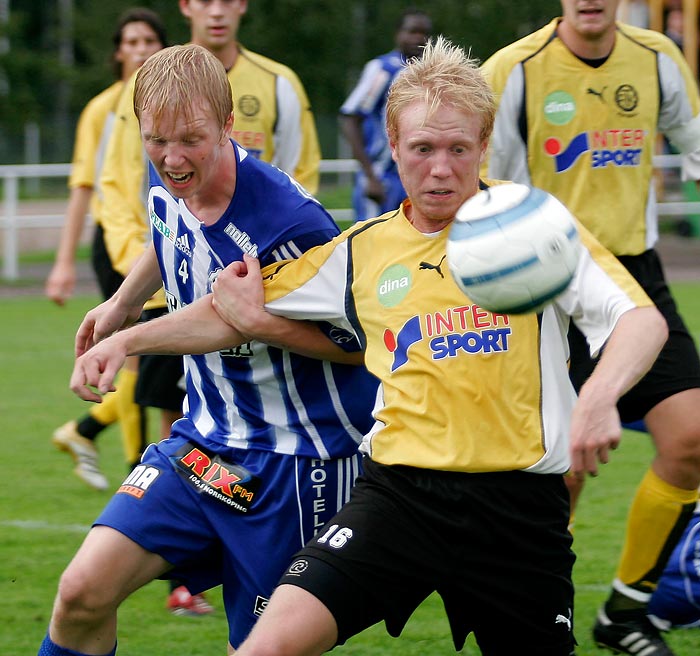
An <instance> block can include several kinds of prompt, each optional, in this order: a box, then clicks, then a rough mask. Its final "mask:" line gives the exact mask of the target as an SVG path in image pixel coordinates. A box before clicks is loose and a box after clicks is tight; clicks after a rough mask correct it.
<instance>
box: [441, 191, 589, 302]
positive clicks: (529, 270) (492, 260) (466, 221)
mask: <svg viewBox="0 0 700 656" xmlns="http://www.w3.org/2000/svg"><path fill="white" fill-rule="evenodd" d="M579 249H580V241H579V236H578V230H577V228H576V222H575V220H574V218H573V216H572V215H571V213H570V212H569V210H568V209H566V207H564V205H563V204H562V203H561V202H559V201H558V200H557V199H556V198H554V196H552V195H551V194H549V193H547V192H546V191H543V190H542V189H537V188H533V187H528V186H526V185H522V184H516V183H507V184H500V185H493V186H492V187H489V188H488V189H486V190H484V191H480V192H478V193H477V194H476V195H474V196H472V197H471V198H470V199H469V200H467V201H466V202H465V203H464V204H463V205H462V206H461V207H460V208H459V210H457V215H456V217H455V220H454V221H453V222H452V226H451V227H450V234H449V237H448V241H447V263H448V266H449V269H450V272H451V273H452V276H453V277H454V279H455V281H456V283H457V285H458V286H459V288H460V289H461V290H462V291H463V292H464V293H465V294H466V295H467V296H468V297H469V298H470V299H471V300H472V301H473V302H474V303H476V304H477V305H480V306H481V307H482V308H484V309H485V310H490V311H491V312H496V313H499V314H523V313H526V312H538V311H540V310H541V309H542V308H543V307H544V306H545V305H546V304H547V303H549V302H550V301H552V300H553V299H554V298H555V297H556V296H558V295H559V294H560V293H561V292H563V291H564V290H565V289H566V288H567V286H568V285H569V283H570V282H571V279H572V278H573V275H574V273H575V271H576V264H577V262H578V256H579Z"/></svg>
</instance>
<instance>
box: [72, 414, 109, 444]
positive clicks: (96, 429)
mask: <svg viewBox="0 0 700 656" xmlns="http://www.w3.org/2000/svg"><path fill="white" fill-rule="evenodd" d="M105 428H106V426H105V424H102V423H100V422H99V421H97V419H95V418H94V417H91V416H90V415H87V416H85V417H83V418H82V419H81V420H80V421H79V422H78V426H77V430H78V432H79V433H80V434H81V435H82V436H83V437H84V438H85V439H86V440H94V439H95V438H96V437H97V436H98V435H99V434H100V433H101V432H102V431H103V430H104V429H105Z"/></svg>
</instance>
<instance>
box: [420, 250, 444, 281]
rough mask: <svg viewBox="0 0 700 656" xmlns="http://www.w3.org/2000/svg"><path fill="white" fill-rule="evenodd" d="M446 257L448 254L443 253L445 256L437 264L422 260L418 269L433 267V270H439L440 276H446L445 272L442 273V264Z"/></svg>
mask: <svg viewBox="0 0 700 656" xmlns="http://www.w3.org/2000/svg"><path fill="white" fill-rule="evenodd" d="M445 257H447V256H446V255H443V256H442V259H441V260H440V262H438V263H437V264H430V262H421V263H420V264H419V265H418V269H419V270H423V269H432V270H433V271H437V272H438V273H439V274H440V277H441V278H444V277H445V276H444V275H443V273H442V268H441V265H442V263H443V262H444V261H445Z"/></svg>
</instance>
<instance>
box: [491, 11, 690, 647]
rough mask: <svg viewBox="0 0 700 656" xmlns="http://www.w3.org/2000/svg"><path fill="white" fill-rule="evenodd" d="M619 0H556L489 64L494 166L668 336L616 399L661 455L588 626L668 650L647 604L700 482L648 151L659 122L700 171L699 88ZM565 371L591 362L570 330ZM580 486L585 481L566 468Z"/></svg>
mask: <svg viewBox="0 0 700 656" xmlns="http://www.w3.org/2000/svg"><path fill="white" fill-rule="evenodd" d="M618 3H619V0H598V1H597V2H580V1H577V0H562V2H561V5H562V10H563V16H562V18H557V19H554V20H553V21H552V22H551V23H549V24H548V25H546V26H545V27H543V28H542V29H540V30H538V31H537V32H534V33H533V34H531V35H529V36H527V37H525V38H523V39H521V40H520V41H517V42H515V43H514V44H511V45H510V46H507V47H506V48H503V49H502V50H500V51H499V52H497V53H496V54H495V55H494V56H493V57H491V58H490V59H489V60H488V61H487V62H486V63H485V64H484V71H485V74H486V76H487V78H488V79H489V81H490V83H491V85H492V86H493V88H494V91H495V93H496V96H497V98H499V101H500V105H499V109H498V114H497V117H496V124H495V128H494V133H493V138H492V140H491V145H490V151H489V157H490V159H489V161H488V174H487V175H488V176H490V177H496V178H503V179H512V180H514V181H516V182H522V183H525V184H532V185H535V186H537V187H542V188H543V189H546V190H547V191H549V192H551V193H552V194H554V195H555V196H557V197H558V198H559V199H560V200H561V201H563V202H564V203H565V204H566V205H567V206H568V207H569V209H570V210H571V211H572V212H573V213H574V215H575V216H576V217H577V218H578V219H579V220H580V221H581V222H582V223H583V224H584V225H585V226H586V227H587V228H588V229H589V230H591V232H593V234H594V235H595V236H596V237H597V238H598V239H599V241H600V242H601V243H602V244H603V245H604V246H606V247H607V248H608V249H609V250H610V251H612V253H613V254H615V255H616V256H617V258H618V259H619V260H620V262H621V263H622V264H623V265H624V266H625V267H626V268H627V269H628V270H629V271H630V273H631V274H632V275H633V276H634V277H635V278H636V279H637V281H638V282H639V283H640V285H641V286H642V287H643V288H644V290H645V291H646V292H647V294H648V295H649V296H650V298H651V299H652V300H653V301H654V303H655V304H656V306H657V307H658V308H659V310H660V311H661V312H662V314H663V315H664V317H665V318H666V322H667V323H668V326H669V335H670V336H669V339H668V341H667V342H666V344H665V346H664V348H663V350H662V351H661V354H660V355H659V357H658V359H657V360H656V362H655V363H654V366H653V367H652V369H651V370H650V371H649V373H648V374H647V375H646V376H645V377H644V378H643V379H642V380H641V381H640V382H639V383H638V384H637V385H636V386H635V387H634V388H633V389H632V390H630V391H629V392H628V393H627V394H626V395H625V396H623V397H622V399H620V402H619V403H618V411H619V414H620V417H621V418H622V421H624V422H633V421H638V420H640V419H643V420H644V424H645V425H646V427H647V429H648V431H649V433H650V434H651V436H652V440H653V443H654V447H655V456H654V459H653V461H652V463H651V466H650V467H649V469H648V470H647V472H646V474H645V475H644V477H643V479H642V481H641V483H640V485H639V488H638V489H637V491H636V493H635V497H634V499H633V501H632V505H631V507H630V510H629V514H628V518H627V530H626V535H625V543H624V546H623V551H622V555H621V558H620V561H619V563H618V567H617V571H616V574H615V578H614V581H613V583H612V588H611V590H610V594H609V596H608V599H607V601H606V602H605V604H604V605H603V606H602V607H601V608H600V610H599V612H598V617H597V619H596V621H595V625H594V628H593V637H594V640H595V641H596V642H597V643H598V644H599V645H600V646H604V647H607V648H609V649H611V650H613V651H618V652H622V653H627V654H636V653H641V647H640V645H641V644H642V642H641V641H643V642H644V648H645V651H644V653H645V654H648V655H649V656H669V655H670V654H672V652H671V650H670V649H669V648H668V646H667V645H666V644H665V641H664V640H663V637H662V636H661V634H660V633H659V631H658V630H657V628H656V627H655V626H654V625H653V624H651V623H650V622H649V620H648V619H647V604H648V603H649V599H650V597H651V594H652V592H653V590H654V588H655V586H656V583H657V581H658V580H659V576H660V575H661V572H662V571H663V569H664V566H665V564H666V562H667V561H668V558H669V556H670V554H671V552H672V551H673V549H674V547H675V546H676V544H677V542H678V540H679V538H680V536H681V534H682V533H683V531H684V529H685V527H686V525H687V524H688V521H689V519H690V517H691V515H692V513H693V511H694V509H695V503H696V500H697V498H698V485H700V359H699V358H698V352H697V348H696V346H695V343H694V341H693V337H692V336H691V335H690V333H689V332H688V330H687V328H686V326H685V324H684V322H683V319H682V318H681V316H680V315H679V313H678V310H677V308H676V304H675V301H674V299H673V296H672V295H671V292H670V290H669V288H668V285H667V283H666V280H665V275H664V272H663V267H662V263H661V261H660V258H659V256H658V254H657V252H656V250H655V244H656V241H657V239H658V225H657V220H656V209H655V194H654V181H653V177H652V157H653V155H654V152H655V146H656V136H657V133H658V132H663V133H664V134H666V136H668V137H669V139H670V141H671V142H672V143H673V144H674V145H675V147H677V148H678V150H679V151H680V152H682V153H684V154H685V155H684V161H683V175H684V177H686V178H687V179H691V180H698V179H700V130H698V126H699V125H700V97H699V96H698V89H697V84H696V81H695V80H694V78H693V75H692V73H691V71H690V68H689V67H688V64H687V62H686V61H685V59H684V58H683V55H682V53H681V52H680V51H679V50H678V48H677V47H676V46H675V44H673V42H672V41H671V40H670V39H668V38H667V37H666V36H664V35H663V34H660V33H658V32H654V31H651V30H646V29H642V28H637V27H633V26H630V25H626V24H623V23H616V21H615V15H616V11H617V9H618ZM569 343H570V351H571V378H572V381H573V383H574V386H575V387H576V389H577V390H578V389H580V388H581V386H582V385H583V383H584V382H585V381H586V380H587V378H588V376H589V375H590V372H591V370H592V368H593V365H594V363H593V361H592V360H591V358H590V350H589V346H588V344H587V343H586V340H585V338H584V337H583V336H582V335H581V333H580V332H579V331H578V330H576V329H575V327H572V329H571V330H570V331H569ZM567 482H568V483H569V486H570V489H571V490H572V491H573V492H574V494H576V493H577V492H579V491H580V489H579V488H580V486H581V485H582V484H583V478H578V477H573V476H570V477H567Z"/></svg>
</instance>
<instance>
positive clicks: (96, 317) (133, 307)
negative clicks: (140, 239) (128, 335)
mask: <svg viewBox="0 0 700 656" xmlns="http://www.w3.org/2000/svg"><path fill="white" fill-rule="evenodd" d="M162 284H163V283H162V279H161V277H160V269H159V268H158V260H157V259H156V254H155V251H154V250H153V247H152V246H151V247H149V248H148V250H146V252H145V253H144V254H143V255H142V256H141V257H140V258H139V259H138V260H137V261H136V263H135V264H134V268H133V269H132V270H131V272H130V273H129V275H128V276H127V277H126V278H125V279H124V282H123V283H122V284H121V285H120V287H119V289H118V290H117V291H116V293H115V294H114V296H112V298H110V299H109V300H107V301H105V302H104V303H101V304H100V305H98V306H97V307H95V308H93V309H92V310H90V311H89V312H88V313H87V314H86V315H85V318H84V319H83V321H82V323H81V324H80V327H79V328H78V332H77V334H76V336H75V355H76V357H80V356H81V355H82V354H83V353H85V351H87V350H88V349H90V348H92V347H93V346H94V345H95V344H97V342H99V341H101V340H103V339H104V338H105V337H108V336H109V335H111V334H112V333H114V332H116V331H117V330H121V329H122V328H125V327H126V326H128V325H130V324H132V323H134V321H136V320H137V319H138V318H139V316H140V314H141V310H142V309H143V305H144V303H145V302H146V301H147V300H148V299H149V298H151V296H152V295H153V294H154V293H155V292H156V291H157V290H158V289H159V288H160V287H161V286H162Z"/></svg>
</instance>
